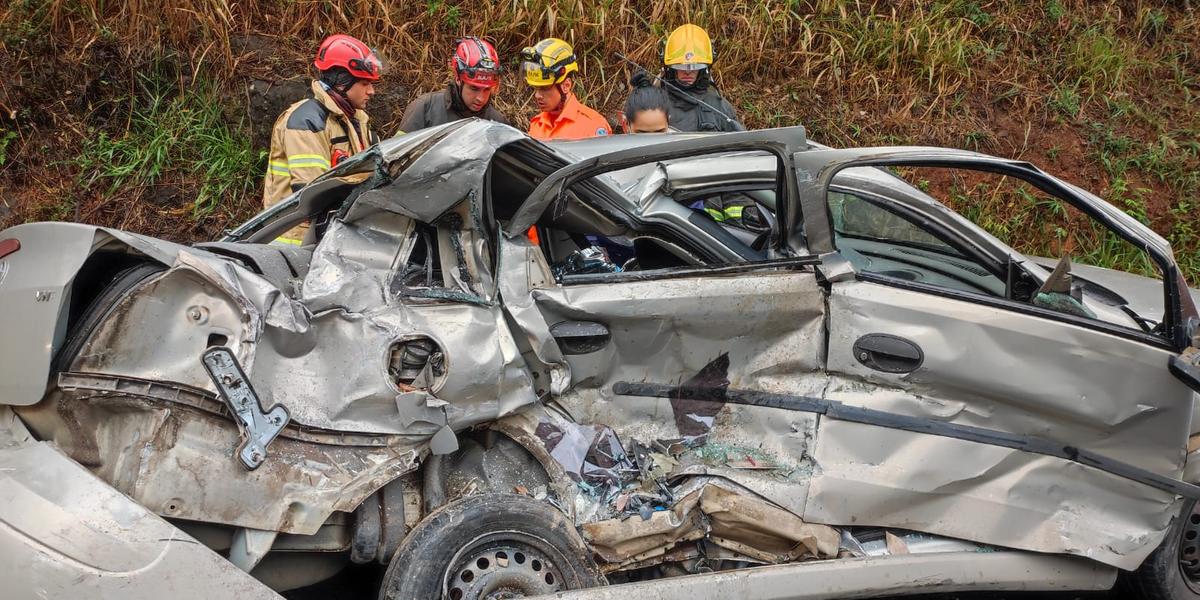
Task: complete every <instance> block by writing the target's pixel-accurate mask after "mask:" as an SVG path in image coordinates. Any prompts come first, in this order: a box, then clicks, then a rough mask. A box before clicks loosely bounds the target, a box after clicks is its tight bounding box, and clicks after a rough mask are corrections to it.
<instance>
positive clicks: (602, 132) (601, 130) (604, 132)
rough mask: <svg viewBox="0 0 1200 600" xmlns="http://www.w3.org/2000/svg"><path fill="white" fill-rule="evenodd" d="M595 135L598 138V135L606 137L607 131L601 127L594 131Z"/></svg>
mask: <svg viewBox="0 0 1200 600" xmlns="http://www.w3.org/2000/svg"><path fill="white" fill-rule="evenodd" d="M596 135H598V136H600V135H608V130H607V129H605V128H603V127H600V128H598V129H596Z"/></svg>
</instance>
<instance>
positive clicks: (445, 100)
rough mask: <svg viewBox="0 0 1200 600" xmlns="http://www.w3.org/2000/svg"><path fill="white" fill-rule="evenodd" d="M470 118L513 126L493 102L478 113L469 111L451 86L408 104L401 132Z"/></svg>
mask: <svg viewBox="0 0 1200 600" xmlns="http://www.w3.org/2000/svg"><path fill="white" fill-rule="evenodd" d="M470 117H479V118H481V119H488V120H491V121H496V122H499V123H504V124H505V125H512V123H510V122H509V120H508V117H505V116H504V114H503V113H501V112H500V111H498V110H496V107H494V106H492V103H491V102H489V103H488V105H487V106H485V107H483V110H481V111H479V112H477V113H474V112H471V111H469V110H467V107H466V106H465V105H463V103H462V101H461V100H459V98H458V90H457V89H455V87H454V84H450V85H448V86H447V87H446V89H444V90H439V91H436V92H429V93H427V94H421V95H420V96H418V97H417V99H415V100H413V101H412V102H410V103H408V108H405V109H404V118H403V119H401V120H400V132H401V133H408V132H412V131H416V130H418V129H424V128H426V127H433V126H434V125H441V124H443V123H449V122H451V121H457V120H459V119H468V118H470Z"/></svg>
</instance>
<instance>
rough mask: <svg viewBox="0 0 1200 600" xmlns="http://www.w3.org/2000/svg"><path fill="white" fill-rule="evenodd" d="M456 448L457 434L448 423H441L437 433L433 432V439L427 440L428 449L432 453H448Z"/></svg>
mask: <svg viewBox="0 0 1200 600" xmlns="http://www.w3.org/2000/svg"><path fill="white" fill-rule="evenodd" d="M456 450H458V435H457V434H455V433H454V430H453V429H450V426H449V425H443V426H442V428H441V429H439V430H438V432H437V433H435V434H433V439H432V440H429V451H430V452H433V453H434V454H438V455H441V454H450V453H452V452H455V451H456Z"/></svg>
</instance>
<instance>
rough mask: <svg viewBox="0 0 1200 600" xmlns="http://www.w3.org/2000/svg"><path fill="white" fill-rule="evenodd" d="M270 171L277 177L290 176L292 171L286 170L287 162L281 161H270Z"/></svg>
mask: <svg viewBox="0 0 1200 600" xmlns="http://www.w3.org/2000/svg"><path fill="white" fill-rule="evenodd" d="M270 171H271V172H272V173H275V174H277V175H291V174H292V170H291V169H289V168H288V164H287V162H285V161H282V160H273V161H271V169H270Z"/></svg>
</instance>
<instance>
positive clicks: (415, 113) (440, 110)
mask: <svg viewBox="0 0 1200 600" xmlns="http://www.w3.org/2000/svg"><path fill="white" fill-rule="evenodd" d="M450 69H451V71H453V73H454V80H453V81H451V82H450V83H449V84H448V85H447V86H446V89H444V90H438V91H435V92H429V93H427V94H422V95H421V96H420V97H418V98H417V99H416V100H413V101H412V102H410V103H409V105H408V108H406V109H404V118H403V119H401V121H400V131H401V132H412V131H416V130H418V129H424V128H426V127H433V126H434V125H441V124H443V123H449V122H451V121H457V120H459V119H466V118H470V117H479V118H482V119H489V120H492V121H497V122H500V123H504V124H505V125H511V124H512V123H510V122H509V120H508V118H507V117H505V116H504V114H503V113H501V112H500V111H499V110H496V107H495V106H493V105H492V94H494V93H495V91H496V88H497V87H499V85H500V58H499V56H498V55H497V54H496V48H495V47H494V46H492V44H491V43H490V42H488V41H486V40H482V39H479V38H477V37H475V36H470V37H465V38H462V39H460V40H458V42H457V43H456V44H455V47H454V54H452V55H451V56H450Z"/></svg>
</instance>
